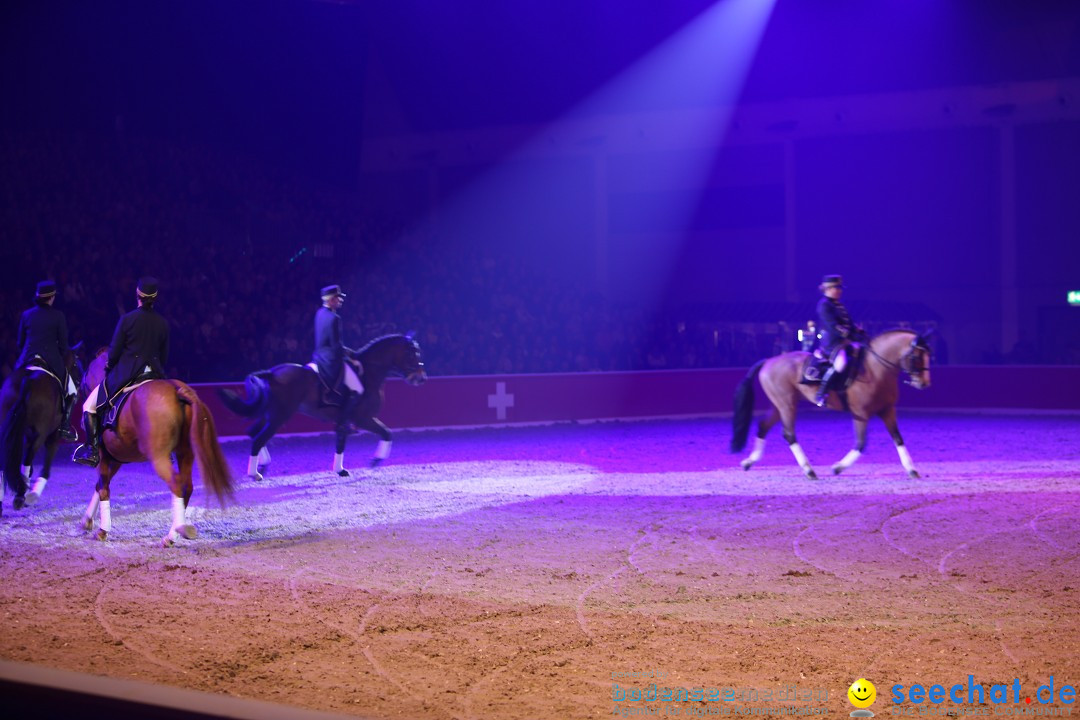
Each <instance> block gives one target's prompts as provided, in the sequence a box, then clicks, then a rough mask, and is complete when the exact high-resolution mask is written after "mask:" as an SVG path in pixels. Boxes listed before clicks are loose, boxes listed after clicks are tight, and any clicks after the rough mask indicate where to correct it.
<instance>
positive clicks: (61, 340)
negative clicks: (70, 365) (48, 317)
mask: <svg viewBox="0 0 1080 720" xmlns="http://www.w3.org/2000/svg"><path fill="white" fill-rule="evenodd" d="M56 344H57V345H59V346H60V357H62V358H67V354H68V353H69V352H70V351H71V348H70V347H69V346H68V334H67V320H66V319H65V318H64V314H63V313H60V325H59V326H58V327H57V337H56ZM65 362H67V360H65Z"/></svg>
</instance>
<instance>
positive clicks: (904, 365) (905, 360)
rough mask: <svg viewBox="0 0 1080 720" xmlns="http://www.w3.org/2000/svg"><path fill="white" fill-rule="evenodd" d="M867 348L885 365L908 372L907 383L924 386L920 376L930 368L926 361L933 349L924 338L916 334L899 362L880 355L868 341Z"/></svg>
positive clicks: (918, 386)
mask: <svg viewBox="0 0 1080 720" xmlns="http://www.w3.org/2000/svg"><path fill="white" fill-rule="evenodd" d="M866 349H867V351H868V352H869V353H870V354H871V355H873V356H874V357H875V358H877V359H878V360H879V361H880V362H881V363H882V364H883V365H885V366H887V367H891V368H892V369H893V370H896V371H897V372H902V373H905V374H907V378H906V379H905V380H904V384H905V385H910V386H911V387H914V388H919V389H922V388H923V387H924V386H923V381H922V380H921V379H920V376H921V375H922V374H923V373H924V372H926V371H927V369H928V368H929V365H928V364H927V363H926V358H929V357H930V352H931V351H930V347H929V346H928V345H926V344H925V342H924V341H923V339H922V338H920V337H918V336H916V337H915V338H914V339H912V341H911V344H910V345H909V346H908V349H907V351H905V352H904V354H903V355H901V356H900V362H898V363H894V362H893V361H891V360H889V359H888V358H885V357H882V356H881V355H879V354H878V353H877V352H876V351H875V350H874V348H872V347H871V346H870V344H869V343H867V345H866Z"/></svg>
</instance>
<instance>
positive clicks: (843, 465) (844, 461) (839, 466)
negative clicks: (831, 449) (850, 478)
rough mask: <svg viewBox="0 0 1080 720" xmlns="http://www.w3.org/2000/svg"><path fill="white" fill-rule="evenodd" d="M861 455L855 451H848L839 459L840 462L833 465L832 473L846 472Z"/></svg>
mask: <svg viewBox="0 0 1080 720" xmlns="http://www.w3.org/2000/svg"><path fill="white" fill-rule="evenodd" d="M861 455H862V453H861V452H859V451H858V450H855V449H851V450H848V454H847V455H845V456H844V457H842V458H840V462H838V463H836V464H835V465H833V472H837V473H838V472H840V471H841V470H847V469H848V468H849V467H851V466H852V465H854V464H855V461H856V460H858V459H859V457H860V456H861Z"/></svg>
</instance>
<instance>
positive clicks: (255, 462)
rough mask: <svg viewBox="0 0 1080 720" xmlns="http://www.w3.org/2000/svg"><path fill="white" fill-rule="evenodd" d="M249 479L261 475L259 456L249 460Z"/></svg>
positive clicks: (253, 456)
mask: <svg viewBox="0 0 1080 720" xmlns="http://www.w3.org/2000/svg"><path fill="white" fill-rule="evenodd" d="M247 474H248V476H249V477H255V476H256V475H258V474H259V456H258V455H252V456H250V457H249V458H248V471H247Z"/></svg>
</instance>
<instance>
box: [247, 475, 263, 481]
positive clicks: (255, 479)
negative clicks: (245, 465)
mask: <svg viewBox="0 0 1080 720" xmlns="http://www.w3.org/2000/svg"><path fill="white" fill-rule="evenodd" d="M247 477H248V480H254V481H255V482H262V481H263V479H264V478H263V476H262V473H255V474H254V475H248V476H247Z"/></svg>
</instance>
